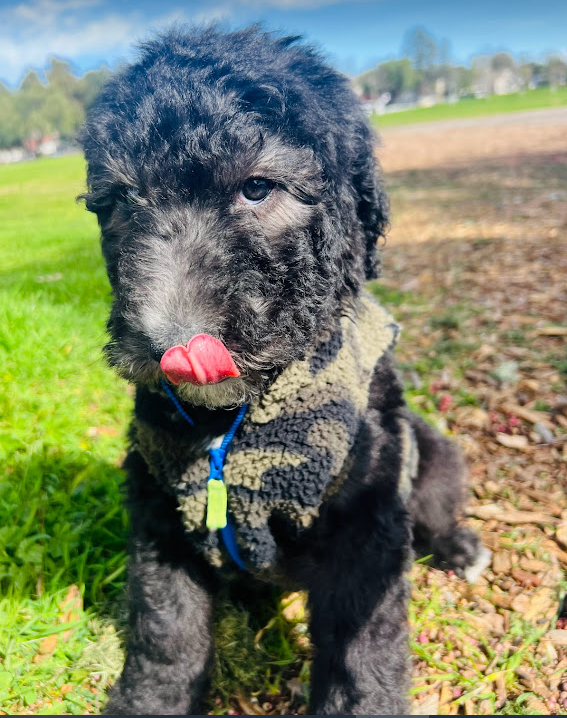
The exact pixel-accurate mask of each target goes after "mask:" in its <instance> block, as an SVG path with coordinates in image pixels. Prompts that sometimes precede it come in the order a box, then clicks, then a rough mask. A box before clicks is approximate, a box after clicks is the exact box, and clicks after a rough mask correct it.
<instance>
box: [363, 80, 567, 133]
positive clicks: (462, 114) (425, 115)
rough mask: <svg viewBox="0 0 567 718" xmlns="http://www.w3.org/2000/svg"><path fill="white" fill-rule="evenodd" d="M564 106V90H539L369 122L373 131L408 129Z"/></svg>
mask: <svg viewBox="0 0 567 718" xmlns="http://www.w3.org/2000/svg"><path fill="white" fill-rule="evenodd" d="M565 105H567V87H558V88H557V89H551V88H549V87H540V88H538V89H537V90H526V91H525V92H517V93H514V94H511V95H491V96H490V97H484V98H480V99H473V98H471V99H465V100H459V101H458V102H455V103H454V104H440V105H435V106H433V107H420V108H417V109H415V110H403V111H401V112H392V113H389V114H386V115H372V122H373V124H374V125H375V126H376V127H378V128H379V129H382V128H384V127H395V126H397V125H410V124H413V123H415V122H433V121H435V120H454V119H464V118H467V117H482V116H483V115H498V114H501V113H508V112H520V111H522V110H541V109H546V108H549V107H564V106H565Z"/></svg>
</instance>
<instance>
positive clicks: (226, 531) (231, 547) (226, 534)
mask: <svg viewBox="0 0 567 718" xmlns="http://www.w3.org/2000/svg"><path fill="white" fill-rule="evenodd" d="M220 532H221V536H222V539H223V541H224V545H225V546H226V550H227V551H228V553H229V554H230V557H231V559H232V560H233V561H234V563H235V564H236V565H237V566H238V568H241V569H242V570H243V571H247V570H248V568H247V567H246V564H245V563H244V561H243V560H242V559H241V558H240V553H239V551H238V544H237V543H236V534H235V533H234V529H233V527H232V524H231V523H230V521H227V522H226V526H225V527H224V528H223V529H221V530H220Z"/></svg>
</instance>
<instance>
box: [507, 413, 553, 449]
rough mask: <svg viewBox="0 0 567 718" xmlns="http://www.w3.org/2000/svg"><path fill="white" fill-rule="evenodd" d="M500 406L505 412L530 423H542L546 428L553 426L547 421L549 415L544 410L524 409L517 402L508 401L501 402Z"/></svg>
mask: <svg viewBox="0 0 567 718" xmlns="http://www.w3.org/2000/svg"><path fill="white" fill-rule="evenodd" d="M500 408H501V409H502V411H504V412H505V413H506V414H510V415H512V416H517V417H519V418H520V419H524V420H525V421H527V422H529V423H530V424H543V425H544V426H545V427H547V428H553V424H552V423H551V421H549V417H548V415H547V414H546V413H545V412H544V411H533V410H532V409H526V407H524V406H519V404H510V403H506V404H502V405H501V407H500ZM504 446H506V444H504Z"/></svg>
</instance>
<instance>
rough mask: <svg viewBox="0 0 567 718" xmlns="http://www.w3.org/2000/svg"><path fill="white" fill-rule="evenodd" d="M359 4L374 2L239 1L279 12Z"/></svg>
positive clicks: (325, 0)
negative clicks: (275, 9) (272, 8)
mask: <svg viewBox="0 0 567 718" xmlns="http://www.w3.org/2000/svg"><path fill="white" fill-rule="evenodd" d="M360 2H374V0H240V3H241V4H242V5H249V6H252V7H275V8H279V9H280V10H314V9H316V8H319V7H325V6H326V5H338V4H339V3H342V4H344V5H351V4H354V3H360Z"/></svg>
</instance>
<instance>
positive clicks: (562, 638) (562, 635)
mask: <svg viewBox="0 0 567 718" xmlns="http://www.w3.org/2000/svg"><path fill="white" fill-rule="evenodd" d="M544 638H547V639H548V640H549V641H551V642H552V643H554V644H555V645H556V646H567V631H565V630H562V629H561V628H554V629H552V630H551V631H548V632H547V633H546V634H545V636H544Z"/></svg>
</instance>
